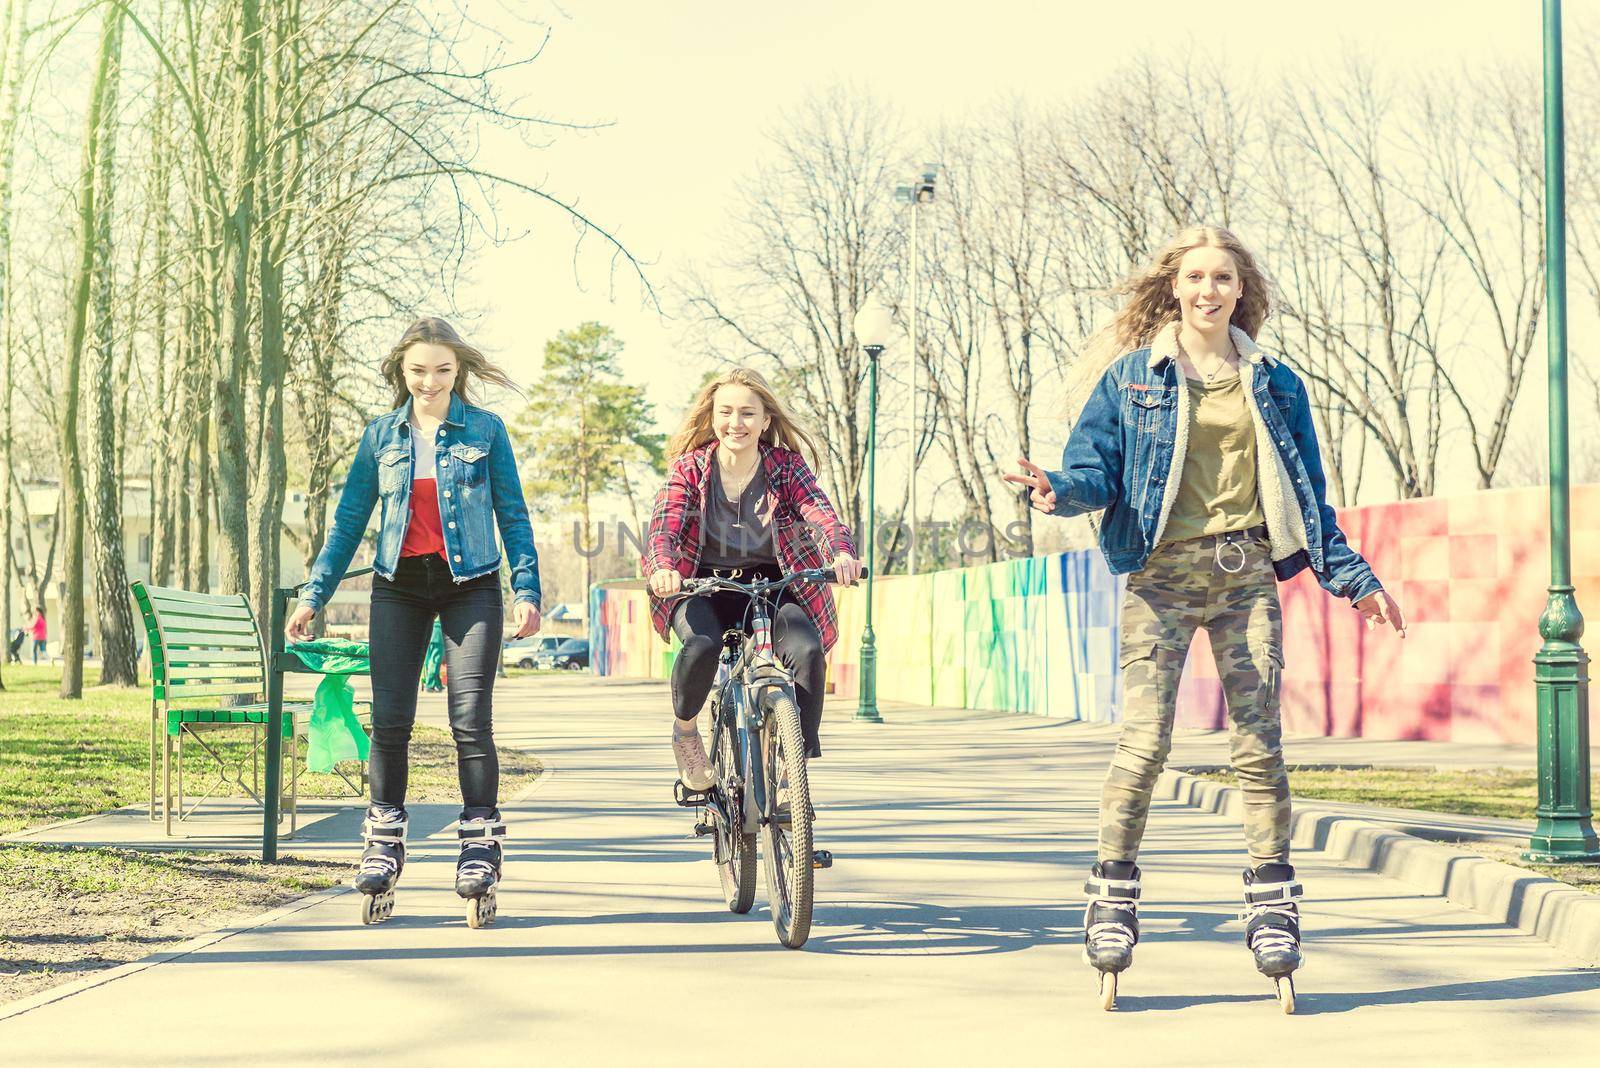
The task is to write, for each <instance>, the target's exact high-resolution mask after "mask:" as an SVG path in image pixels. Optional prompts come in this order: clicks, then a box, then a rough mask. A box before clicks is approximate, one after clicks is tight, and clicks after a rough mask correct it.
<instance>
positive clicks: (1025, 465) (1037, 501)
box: [1004, 456, 1056, 512]
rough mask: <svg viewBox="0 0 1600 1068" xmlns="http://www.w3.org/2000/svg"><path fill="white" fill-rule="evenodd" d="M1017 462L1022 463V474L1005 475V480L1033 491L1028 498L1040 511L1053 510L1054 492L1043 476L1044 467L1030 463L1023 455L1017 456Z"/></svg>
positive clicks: (1047, 479)
mask: <svg viewBox="0 0 1600 1068" xmlns="http://www.w3.org/2000/svg"><path fill="white" fill-rule="evenodd" d="M1017 463H1019V464H1021V465H1022V474H1020V475H1006V476H1004V477H1005V480H1006V481H1007V482H1014V483H1016V484H1017V485H1019V486H1027V487H1028V488H1029V489H1030V490H1032V491H1033V492H1032V493H1031V494H1030V495H1029V499H1030V501H1031V502H1032V504H1033V506H1034V507H1035V508H1036V509H1038V510H1039V511H1041V512H1053V511H1055V507H1056V493H1055V490H1053V489H1051V488H1050V479H1049V478H1047V477H1046V476H1045V473H1044V468H1042V467H1040V466H1039V465H1037V464H1031V463H1029V462H1028V461H1027V460H1026V459H1024V458H1023V457H1021V456H1019V457H1017Z"/></svg>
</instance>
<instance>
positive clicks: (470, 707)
mask: <svg viewBox="0 0 1600 1068" xmlns="http://www.w3.org/2000/svg"><path fill="white" fill-rule="evenodd" d="M435 616H437V617H438V618H439V622H440V624H441V625H442V627H443V629H444V662H445V666H446V667H447V668H448V669H449V679H448V688H449V696H448V702H449V707H450V732H451V733H452V734H454V735H455V740H456V773H457V776H458V777H459V778H460V780H461V803H462V806H463V807H464V808H471V809H480V808H481V809H492V808H493V807H494V806H495V804H496V801H497V799H498V794H499V792H500V759H499V756H498V755H497V754H496V753H495V748H494V726H493V698H494V677H495V666H496V664H495V661H496V659H497V658H498V657H499V656H500V638H501V631H502V629H503V626H504V623H503V616H502V612H501V600H500V576H499V575H498V574H497V573H495V572H490V573H489V574H487V575H480V576H479V577H478V578H475V579H469V580H468V581H466V582H463V583H460V584H457V583H456V582H455V580H454V579H452V578H451V576H450V568H449V565H447V564H446V563H445V562H444V557H442V556H439V555H437V554H434V555H432V556H405V557H401V559H400V565H399V567H397V568H396V569H395V575H394V579H393V581H390V580H388V579H384V578H381V577H379V576H377V575H374V576H373V577H372V622H371V634H370V637H371V646H372V755H371V758H370V761H369V766H368V774H369V775H370V777H371V781H372V803H373V804H374V805H378V806H383V807H393V808H404V807H405V803H406V782H407V779H408V778H409V776H410V762H409V759H408V750H409V746H410V743H411V727H412V724H414V723H415V722H416V719H417V686H418V685H419V683H420V681H421V678H422V657H423V654H424V653H425V652H426V651H427V648H428V641H429V640H430V639H431V638H432V636H433V620H434V617H435Z"/></svg>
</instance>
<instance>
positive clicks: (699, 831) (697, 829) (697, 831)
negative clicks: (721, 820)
mask: <svg viewBox="0 0 1600 1068" xmlns="http://www.w3.org/2000/svg"><path fill="white" fill-rule="evenodd" d="M716 830H717V829H716V828H715V827H713V826H711V824H709V823H697V824H695V825H694V836H695V837H696V838H704V837H705V836H706V835H708V834H715V833H716Z"/></svg>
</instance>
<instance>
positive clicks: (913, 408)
mask: <svg viewBox="0 0 1600 1068" xmlns="http://www.w3.org/2000/svg"><path fill="white" fill-rule="evenodd" d="M938 177H939V165H938V164H937V163H924V164H923V165H922V177H921V178H919V179H918V180H917V181H915V182H913V183H912V184H911V185H901V186H896V187H895V190H894V198H895V199H896V200H898V201H900V202H901V203H902V204H910V205H911V291H910V298H911V299H910V302H909V304H910V307H909V309H908V311H909V315H908V327H909V332H910V334H911V350H910V351H911V370H910V373H909V374H908V375H907V377H906V381H908V382H909V383H910V386H911V402H910V404H908V405H907V406H906V439H907V441H908V442H909V443H910V445H909V447H910V450H911V459H910V462H909V465H908V467H907V469H906V477H907V478H908V479H909V480H910V481H909V482H908V483H907V492H906V498H907V499H906V507H907V515H908V518H909V519H910V521H911V522H910V533H909V534H908V535H907V541H906V574H908V575H915V574H916V573H917V216H918V215H920V214H921V213H920V212H919V211H918V210H917V207H918V206H919V205H921V204H931V203H933V183H934V180H935V179H937V178H938Z"/></svg>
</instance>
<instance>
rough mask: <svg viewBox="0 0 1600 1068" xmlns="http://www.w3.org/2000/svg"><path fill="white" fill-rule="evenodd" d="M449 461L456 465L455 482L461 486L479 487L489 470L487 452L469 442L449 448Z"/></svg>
mask: <svg viewBox="0 0 1600 1068" xmlns="http://www.w3.org/2000/svg"><path fill="white" fill-rule="evenodd" d="M450 459H451V460H453V461H454V462H455V465H456V480H457V481H458V482H460V483H461V484H462V485H463V486H477V485H481V484H482V483H483V480H484V476H485V474H486V473H487V472H488V469H489V450H488V449H485V448H484V447H483V446H481V445H474V444H472V443H471V442H461V443H460V444H456V445H452V446H450Z"/></svg>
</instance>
